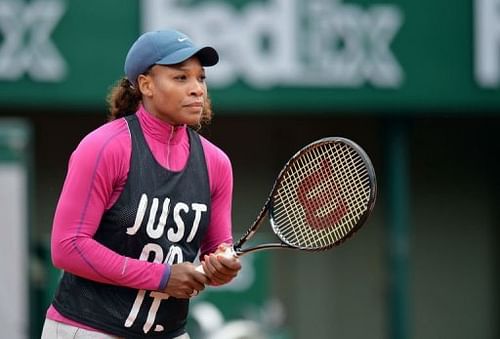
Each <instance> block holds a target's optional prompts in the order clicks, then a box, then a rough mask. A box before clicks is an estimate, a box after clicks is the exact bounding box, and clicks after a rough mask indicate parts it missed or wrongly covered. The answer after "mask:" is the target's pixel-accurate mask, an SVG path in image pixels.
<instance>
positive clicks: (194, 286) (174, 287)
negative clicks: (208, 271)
mask: <svg viewBox="0 0 500 339" xmlns="http://www.w3.org/2000/svg"><path fill="white" fill-rule="evenodd" d="M208 282H209V281H208V278H207V277H206V276H205V275H204V274H203V273H200V272H198V271H197V270H196V266H194V265H193V264H192V263H190V262H183V263H179V264H174V265H172V266H171V267H170V278H169V280H168V283H167V287H165V289H164V290H163V291H162V292H164V293H167V294H168V295H170V296H172V297H174V298H179V299H188V298H191V297H194V296H196V295H197V294H198V293H199V292H200V291H203V290H204V289H205V284H207V283H208Z"/></svg>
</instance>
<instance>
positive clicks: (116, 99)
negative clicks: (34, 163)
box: [107, 77, 142, 121]
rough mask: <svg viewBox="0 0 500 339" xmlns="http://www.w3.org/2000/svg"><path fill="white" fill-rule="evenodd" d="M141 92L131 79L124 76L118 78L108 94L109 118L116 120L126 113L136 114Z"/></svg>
mask: <svg viewBox="0 0 500 339" xmlns="http://www.w3.org/2000/svg"><path fill="white" fill-rule="evenodd" d="M141 97H142V96H141V92H140V91H139V90H138V89H137V88H135V87H132V84H131V83H130V81H128V79H127V78H125V77H123V78H121V79H120V80H118V81H117V82H116V84H115V86H114V87H113V88H111V91H110V92H109V94H108V97H107V102H108V108H109V115H108V120H109V121H111V120H115V119H118V118H122V117H124V116H126V115H130V114H134V113H135V112H136V111H137V108H138V107H139V103H140V102H141Z"/></svg>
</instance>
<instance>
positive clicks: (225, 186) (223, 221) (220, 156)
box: [200, 138, 233, 258]
mask: <svg viewBox="0 0 500 339" xmlns="http://www.w3.org/2000/svg"><path fill="white" fill-rule="evenodd" d="M202 143H203V148H204V151H205V158H206V160H207V168H208V175H209V178H210V191H211V193H212V201H211V205H212V208H211V218H210V224H209V227H208V231H207V234H206V235H205V238H204V239H203V241H202V243H201V248H200V254H201V257H200V258H203V255H204V254H207V253H211V252H214V251H215V250H216V249H217V246H219V245H220V244H222V243H232V240H233V237H232V233H231V232H232V222H231V210H232V194H233V172H232V167H231V162H230V160H229V158H228V157H227V155H226V154H225V153H224V152H223V151H222V150H220V149H219V148H217V147H216V146H215V145H213V144H212V143H210V142H209V141H207V140H206V139H204V138H202Z"/></svg>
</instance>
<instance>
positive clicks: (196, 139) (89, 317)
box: [42, 30, 241, 339]
mask: <svg viewBox="0 0 500 339" xmlns="http://www.w3.org/2000/svg"><path fill="white" fill-rule="evenodd" d="M218 60H219V56H218V54H217V52H216V50H215V49H214V48H212V47H197V46H195V45H194V44H193V42H192V41H191V39H190V38H189V37H188V36H186V35H185V34H183V33H181V32H178V31H176V30H165V31H155V32H147V33H145V34H143V35H141V36H140V37H139V38H138V39H137V40H136V41H135V42H134V44H133V45H132V46H131V48H130V50H129V52H128V54H127V57H126V60H125V74H126V77H124V78H123V79H121V80H120V81H119V82H118V83H117V85H116V86H115V87H114V88H113V89H112V90H111V92H110V95H109V104H110V120H111V121H110V122H108V123H106V124H104V125H103V126H101V127H99V128H97V129H96V130H94V131H93V132H91V133H90V134H88V135H87V136H86V137H85V138H84V139H83V140H82V141H81V142H80V144H79V145H78V147H77V148H76V150H75V151H74V152H73V154H72V155H71V158H70V161H69V168H68V172H67V176H66V179H65V182H64V186H63V188H62V192H61V195H60V198H59V201H58V204H57V208H56V211H55V217H54V222H53V230H52V238H51V249H52V260H53V263H54V265H55V266H56V267H58V268H60V269H62V270H64V274H63V276H62V278H61V281H60V283H59V286H58V289H57V292H56V294H55V297H54V300H53V302H52V304H51V306H50V307H49V309H48V311H47V315H46V320H45V324H44V328H43V333H42V338H43V339H64V338H101V339H102V338H189V335H188V334H187V333H186V329H185V325H186V319H187V315H188V306H189V299H190V298H191V297H193V296H195V295H196V294H197V293H198V292H199V291H202V290H203V289H204V288H205V285H207V284H208V285H222V284H226V283H228V282H230V281H231V280H232V279H233V278H234V277H235V276H236V275H237V273H238V271H239V270H240V268H241V265H240V262H239V261H238V259H236V258H226V257H223V256H220V255H218V254H220V253H222V252H223V251H224V250H225V249H226V248H227V247H228V246H230V245H229V244H231V243H232V233H231V202H232V186H233V179H232V178H233V177H232V168H231V163H230V160H229V158H228V157H227V156H226V155H225V153H223V151H222V150H221V149H219V148H218V147H217V146H215V145H214V144H212V143H211V142H210V141H208V140H207V139H205V138H203V137H202V136H200V135H199V134H198V133H197V132H196V130H197V129H198V128H199V127H200V126H201V125H202V124H204V123H208V122H209V121H210V118H211V113H212V112H211V107H210V103H209V100H208V96H207V86H206V83H205V72H204V67H205V66H213V65H215V64H216V63H217V62H218ZM198 255H199V257H200V261H201V262H202V267H203V271H204V273H200V271H198V270H196V266H195V265H194V264H193V263H192V262H193V261H194V260H195V258H196V257H197V256H198Z"/></svg>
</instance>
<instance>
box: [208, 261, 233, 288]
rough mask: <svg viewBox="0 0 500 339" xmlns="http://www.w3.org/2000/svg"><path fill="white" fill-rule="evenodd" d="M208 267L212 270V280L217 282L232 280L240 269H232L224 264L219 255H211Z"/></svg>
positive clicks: (223, 282)
mask: <svg viewBox="0 0 500 339" xmlns="http://www.w3.org/2000/svg"><path fill="white" fill-rule="evenodd" d="M207 268H208V270H209V271H210V278H211V281H212V282H213V283H214V282H215V283H217V284H225V283H227V282H229V281H231V280H232V279H233V278H234V277H235V276H236V274H237V272H238V270H232V269H230V268H228V267H226V266H224V265H223V264H222V263H221V261H220V258H219V257H218V256H211V257H209V258H208V260H207Z"/></svg>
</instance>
